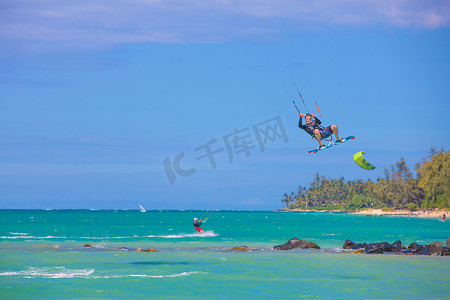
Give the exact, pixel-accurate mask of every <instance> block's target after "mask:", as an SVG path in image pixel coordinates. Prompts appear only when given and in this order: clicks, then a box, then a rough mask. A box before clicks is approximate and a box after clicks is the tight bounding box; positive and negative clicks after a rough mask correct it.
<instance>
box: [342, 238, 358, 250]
mask: <svg viewBox="0 0 450 300" xmlns="http://www.w3.org/2000/svg"><path fill="white" fill-rule="evenodd" d="M355 246H356V243H355V242H352V241H350V240H345V242H344V245H343V246H342V249H354V247H355Z"/></svg>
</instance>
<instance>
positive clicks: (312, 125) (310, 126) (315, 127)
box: [298, 113, 344, 149]
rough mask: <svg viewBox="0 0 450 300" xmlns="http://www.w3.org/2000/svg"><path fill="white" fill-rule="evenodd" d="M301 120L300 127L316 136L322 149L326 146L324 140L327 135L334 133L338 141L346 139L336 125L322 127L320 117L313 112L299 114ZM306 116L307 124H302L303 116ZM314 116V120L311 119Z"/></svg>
mask: <svg viewBox="0 0 450 300" xmlns="http://www.w3.org/2000/svg"><path fill="white" fill-rule="evenodd" d="M299 116H300V120H299V121H298V127H299V128H300V129H303V130H304V131H306V132H307V133H308V134H309V135H310V136H312V137H314V138H315V139H316V140H317V141H318V142H319V149H322V148H324V147H325V145H324V144H322V140H323V139H326V138H327V137H329V136H331V135H332V134H333V133H334V136H335V137H336V142H338V143H342V142H343V141H344V139H342V138H339V131H338V128H337V126H336V125H334V124H333V125H331V126H328V127H325V128H323V127H321V126H319V125H320V124H322V122H320V120H319V119H317V116H316V115H311V114H309V113H308V114H306V115H305V114H299ZM303 117H305V122H306V124H305V125H303V124H302V118H303ZM312 118H314V121H312V120H311V119H312Z"/></svg>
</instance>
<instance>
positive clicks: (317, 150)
mask: <svg viewBox="0 0 450 300" xmlns="http://www.w3.org/2000/svg"><path fill="white" fill-rule="evenodd" d="M354 139H355V137H354V136H352V135H351V136H348V137H346V138H343V141H342V142H340V143H339V142H334V143H333V142H331V143H329V144H328V145H325V147H323V148H319V147H317V148H315V149H312V150H310V151H308V153H317V152H319V151H321V150H325V149H328V148H330V147H332V146H333V145H339V144H342V143H344V142H346V141H348V140H354Z"/></svg>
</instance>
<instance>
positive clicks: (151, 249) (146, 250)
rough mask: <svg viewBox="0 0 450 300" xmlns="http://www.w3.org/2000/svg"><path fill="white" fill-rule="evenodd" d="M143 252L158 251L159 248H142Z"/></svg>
mask: <svg viewBox="0 0 450 300" xmlns="http://www.w3.org/2000/svg"><path fill="white" fill-rule="evenodd" d="M142 252H158V250H156V249H155V248H148V249H145V250H142Z"/></svg>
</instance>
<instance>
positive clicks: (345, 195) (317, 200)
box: [281, 148, 450, 211]
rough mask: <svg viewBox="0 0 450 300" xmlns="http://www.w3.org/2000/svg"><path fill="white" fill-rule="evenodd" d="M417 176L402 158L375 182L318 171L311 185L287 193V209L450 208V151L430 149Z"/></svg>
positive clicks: (284, 199)
mask: <svg viewBox="0 0 450 300" xmlns="http://www.w3.org/2000/svg"><path fill="white" fill-rule="evenodd" d="M416 173H417V176H416V177H415V178H414V176H413V174H412V173H411V172H410V171H409V168H408V167H407V166H406V161H405V159H404V158H403V157H402V158H401V159H400V161H398V162H397V163H395V165H393V166H391V170H387V169H385V170H384V175H385V177H384V178H378V179H377V181H376V182H373V181H371V180H370V179H369V180H367V181H362V180H356V181H355V180H354V181H345V180H344V178H339V179H329V178H325V177H324V176H321V175H320V174H319V173H316V174H315V176H314V179H313V182H312V183H310V187H309V188H308V189H307V188H305V187H302V186H299V187H298V189H297V192H296V193H294V192H292V193H290V194H284V195H283V199H282V200H281V202H283V203H284V204H285V205H286V207H287V208H298V209H316V210H346V211H353V210H360V209H365V208H380V209H383V210H390V209H393V208H403V209H409V210H416V209H425V208H449V207H450V152H448V151H445V150H444V149H441V150H439V151H436V150H435V149H433V148H432V149H431V150H430V158H429V159H424V160H423V161H422V162H420V163H417V164H416Z"/></svg>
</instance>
